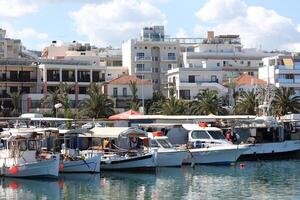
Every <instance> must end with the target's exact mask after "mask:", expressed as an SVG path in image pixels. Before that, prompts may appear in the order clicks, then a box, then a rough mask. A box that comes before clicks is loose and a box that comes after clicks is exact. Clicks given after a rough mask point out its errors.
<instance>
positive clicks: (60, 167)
mask: <svg viewBox="0 0 300 200" xmlns="http://www.w3.org/2000/svg"><path fill="white" fill-rule="evenodd" d="M63 168H64V164H62V163H59V165H58V170H59V171H60V172H61V171H62V170H63Z"/></svg>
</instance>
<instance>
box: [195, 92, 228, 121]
mask: <svg viewBox="0 0 300 200" xmlns="http://www.w3.org/2000/svg"><path fill="white" fill-rule="evenodd" d="M222 102H223V98H220V97H219V96H218V92H217V91H215V90H209V89H206V90H203V91H201V92H199V93H198V94H197V96H196V100H195V101H193V102H192V103H191V107H190V108H191V114H194V115H209V114H214V115H218V114H222V113H224V112H225V111H224V109H223V108H222Z"/></svg>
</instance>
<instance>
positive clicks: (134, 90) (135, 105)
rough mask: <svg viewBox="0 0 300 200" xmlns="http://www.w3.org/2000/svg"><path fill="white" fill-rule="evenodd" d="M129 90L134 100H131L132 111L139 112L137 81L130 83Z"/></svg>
mask: <svg viewBox="0 0 300 200" xmlns="http://www.w3.org/2000/svg"><path fill="white" fill-rule="evenodd" d="M129 88H130V91H131V94H132V98H131V100H130V109H131V110H135V111H138V110H139V102H138V97H137V91H138V89H137V86H136V81H130V83H129Z"/></svg>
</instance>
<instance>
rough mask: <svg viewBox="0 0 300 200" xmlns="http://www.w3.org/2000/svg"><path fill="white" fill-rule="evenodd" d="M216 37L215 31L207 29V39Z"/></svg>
mask: <svg viewBox="0 0 300 200" xmlns="http://www.w3.org/2000/svg"><path fill="white" fill-rule="evenodd" d="M214 38H215V34H214V32H213V31H207V39H208V40H213V39H214Z"/></svg>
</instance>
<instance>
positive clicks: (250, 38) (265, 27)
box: [194, 0, 300, 50]
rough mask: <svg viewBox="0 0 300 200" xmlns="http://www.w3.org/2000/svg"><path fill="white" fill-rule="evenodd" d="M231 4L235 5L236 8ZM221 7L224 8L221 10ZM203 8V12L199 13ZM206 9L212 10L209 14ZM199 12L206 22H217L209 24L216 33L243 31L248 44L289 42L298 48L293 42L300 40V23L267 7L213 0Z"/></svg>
mask: <svg viewBox="0 0 300 200" xmlns="http://www.w3.org/2000/svg"><path fill="white" fill-rule="evenodd" d="M212 5H213V6H214V7H212ZM228 5H231V6H232V8H235V9H234V10H235V11H234V10H233V9H232V8H231V7H228ZM239 7H241V9H238V8H239ZM220 10H222V12H221V13H218V11H220ZM200 12H201V13H202V14H200V15H199V13H200ZM204 13H206V14H209V13H212V14H211V15H209V16H206V17H205V16H204ZM216 13H218V14H216ZM226 13H228V14H226ZM196 16H198V17H199V18H200V19H201V20H206V22H213V25H211V26H209V27H206V28H207V29H210V30H214V31H215V32H216V34H239V35H240V36H241V39H242V43H243V44H244V46H245V47H259V46H262V47H263V48H264V49H267V50H273V49H280V48H286V47H287V46H288V47H289V50H296V48H295V47H296V46H297V45H293V44H295V43H300V33H299V26H298V27H297V26H296V25H295V24H293V22H292V20H291V19H290V18H287V17H284V16H281V15H279V14H278V13H276V12H275V11H273V10H268V9H266V8H263V7H257V6H248V5H247V4H246V3H245V2H244V1H242V0H228V1H224V0H210V1H208V3H207V4H205V5H204V6H203V7H202V8H200V9H199V11H198V12H197V14H196ZM198 26H199V25H198ZM200 27H201V26H200ZM197 29H199V27H197V26H195V28H194V31H195V32H196V33H202V32H203V30H202V29H201V32H197ZM293 47H294V48H293Z"/></svg>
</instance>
